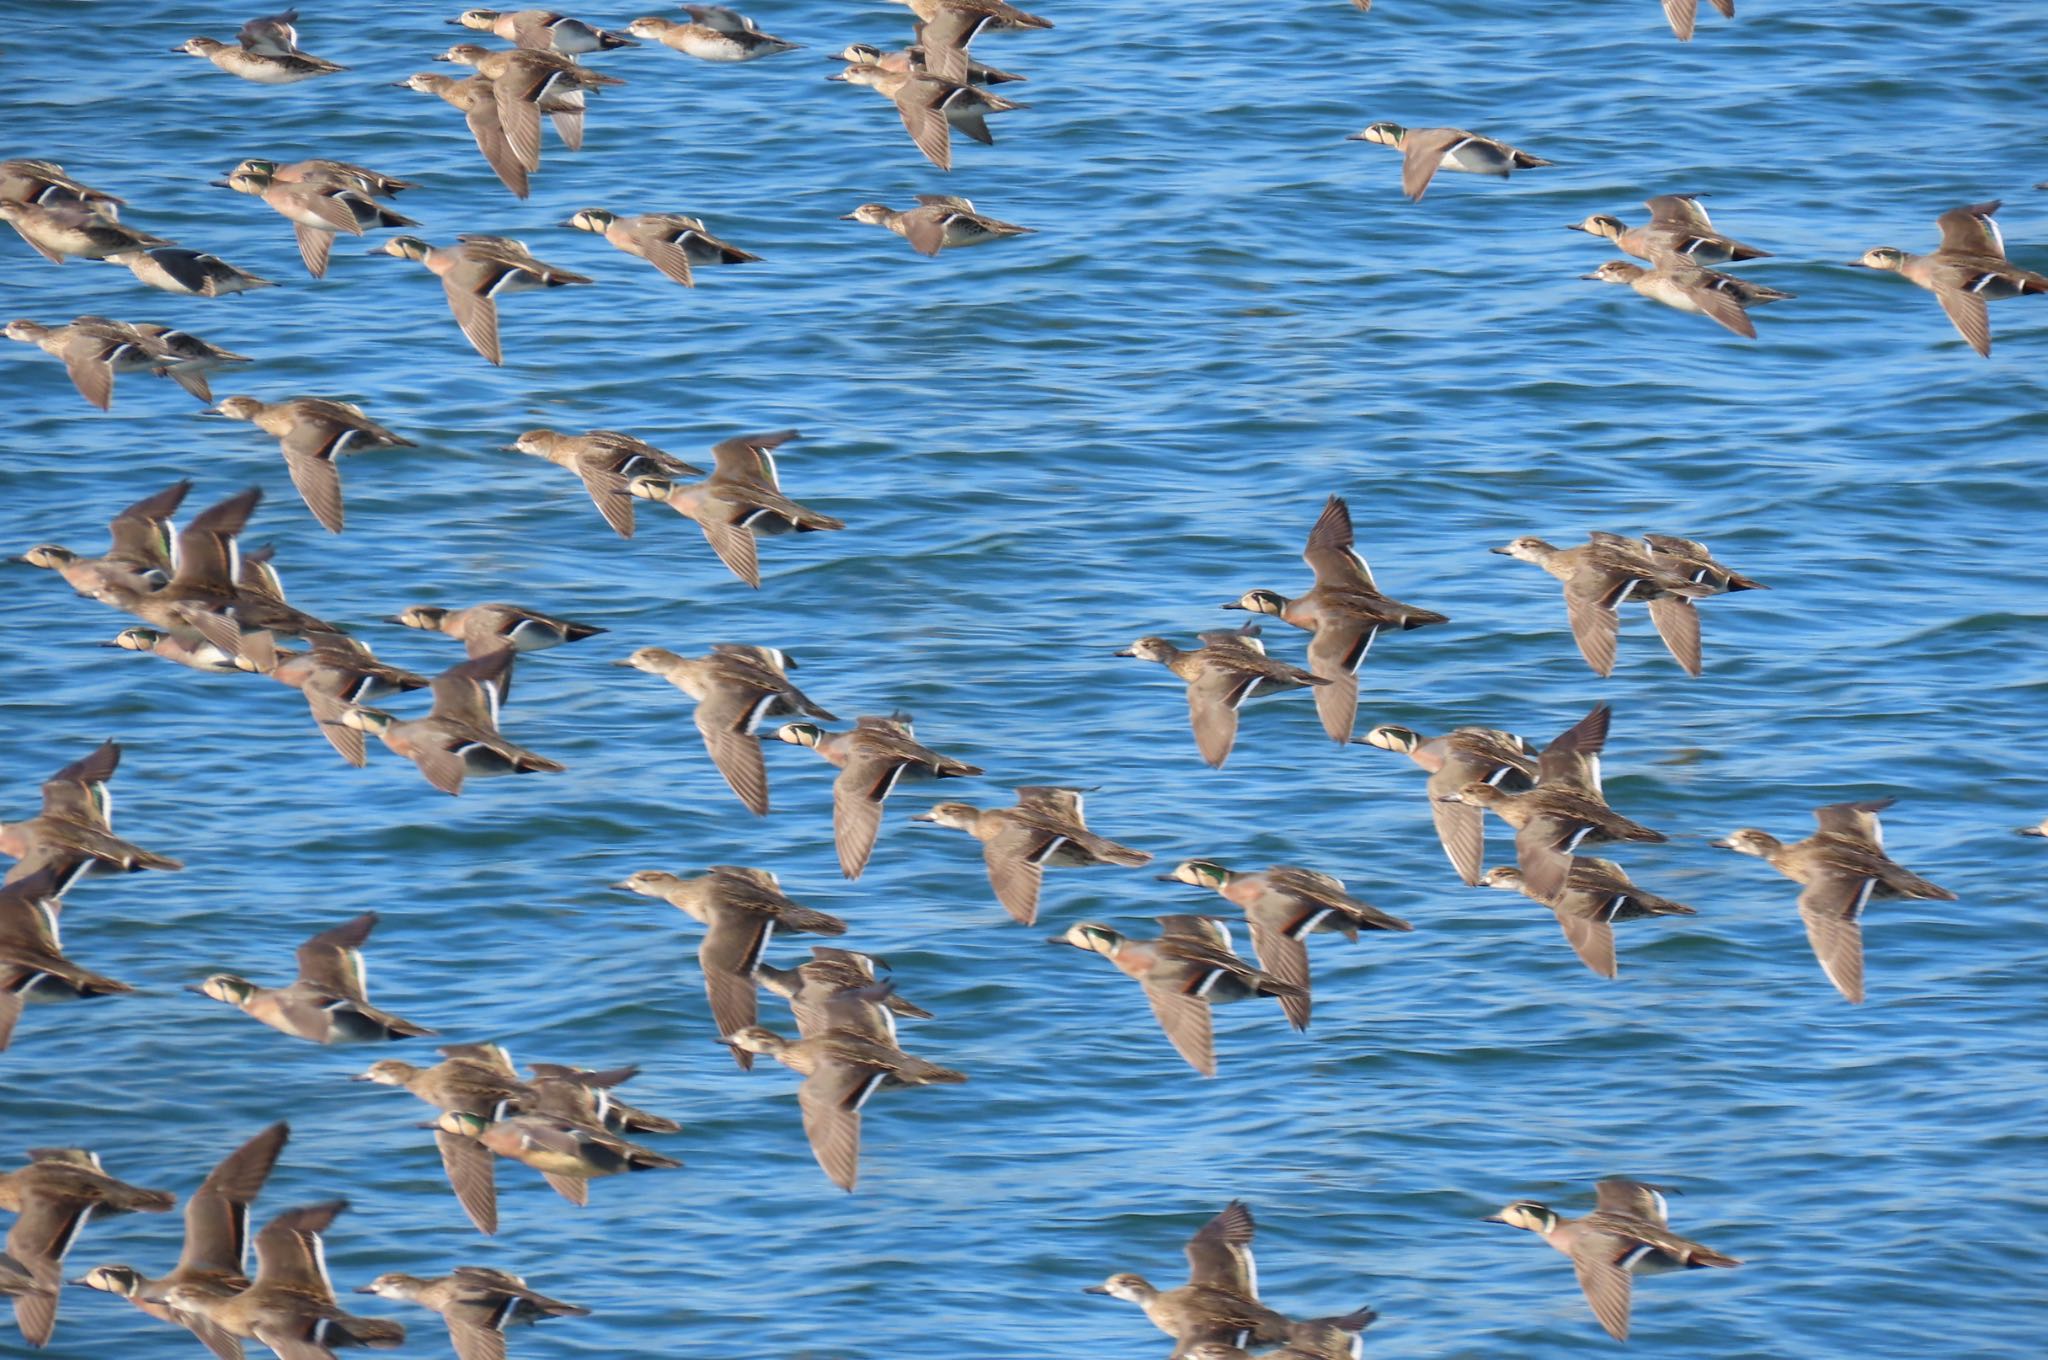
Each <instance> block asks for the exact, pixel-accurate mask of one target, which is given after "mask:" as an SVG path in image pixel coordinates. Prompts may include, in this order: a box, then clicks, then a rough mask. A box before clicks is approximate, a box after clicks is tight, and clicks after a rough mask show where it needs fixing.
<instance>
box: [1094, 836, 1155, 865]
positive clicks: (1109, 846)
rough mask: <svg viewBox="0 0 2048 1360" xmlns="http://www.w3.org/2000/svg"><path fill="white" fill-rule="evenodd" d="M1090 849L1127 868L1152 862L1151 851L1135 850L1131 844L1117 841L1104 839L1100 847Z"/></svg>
mask: <svg viewBox="0 0 2048 1360" xmlns="http://www.w3.org/2000/svg"><path fill="white" fill-rule="evenodd" d="M1089 849H1091V850H1093V851H1094V852H1095V853H1096V854H1097V855H1098V856H1100V857H1101V858H1103V859H1106V860H1108V861H1109V862H1110V863H1111V864H1121V865H1123V866H1124V867H1125V868H1127V869H1135V868H1137V867H1138V866H1139V865H1142V864H1150V863H1151V862H1152V855H1151V852H1149V851H1145V850H1133V849H1131V847H1130V846H1128V845H1118V844H1117V843H1116V842H1115V841H1104V842H1102V844H1101V845H1100V846H1099V847H1097V846H1090V847H1089Z"/></svg>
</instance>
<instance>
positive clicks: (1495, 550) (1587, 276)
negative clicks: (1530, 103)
mask: <svg viewBox="0 0 2048 1360" xmlns="http://www.w3.org/2000/svg"><path fill="white" fill-rule="evenodd" d="M1579 277H1580V278H1582V279H1590V278H1592V277H1593V276H1592V275H1591V274H1581V275H1579ZM1487 551H1488V552H1490V553H1493V554H1495V555H1496V556H1499V557H1513V556H1514V554H1513V553H1511V552H1509V551H1508V550H1507V549H1506V548H1488V549H1487Z"/></svg>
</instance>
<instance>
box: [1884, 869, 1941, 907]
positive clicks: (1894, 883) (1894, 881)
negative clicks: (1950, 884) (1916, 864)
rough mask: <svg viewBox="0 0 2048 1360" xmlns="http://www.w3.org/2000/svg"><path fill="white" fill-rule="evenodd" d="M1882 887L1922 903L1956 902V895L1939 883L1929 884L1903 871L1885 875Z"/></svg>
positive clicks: (1913, 874) (1917, 876)
mask: <svg viewBox="0 0 2048 1360" xmlns="http://www.w3.org/2000/svg"><path fill="white" fill-rule="evenodd" d="M1884 885H1885V886H1886V887H1887V888H1890V889H1891V890H1892V891H1893V892H1896V893H1901V894H1903V895H1905V896H1907V897H1912V898H1918V899H1919V900H1920V901H1923V902H1953V901H1955V900H1956V895H1955V894H1954V893H1952V892H1950V891H1949V890H1948V889H1947V888H1944V887H1942V886H1941V885H1940V884H1939V883H1931V882H1929V881H1928V880H1926V879H1924V878H1922V877H1920V875H1918V874H1915V873H1908V872H1907V871H1906V870H1904V869H1900V870H1897V871H1896V872H1895V873H1891V874H1887V875H1886V876H1885V884H1884Z"/></svg>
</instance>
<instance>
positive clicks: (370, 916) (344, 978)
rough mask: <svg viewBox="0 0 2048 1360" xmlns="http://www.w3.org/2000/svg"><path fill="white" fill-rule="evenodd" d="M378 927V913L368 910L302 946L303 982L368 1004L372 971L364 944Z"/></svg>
mask: <svg viewBox="0 0 2048 1360" xmlns="http://www.w3.org/2000/svg"><path fill="white" fill-rule="evenodd" d="M376 928H377V913H376V912H374V911H366V912H364V913H363V914H362V915H360V916H358V917H355V918H354V919H353V920H348V921H344V922H342V923H341V924H340V925H338V926H335V927H333V928H332V929H330V930H323V931H321V932H320V933H319V934H318V935H315V936H314V937H313V938H312V939H310V940H308V941H306V942H305V943H304V944H302V945H300V946H299V949H298V961H299V981H300V982H302V983H305V984H306V985H307V986H309V987H313V988H317V989H319V990H320V991H323V992H326V993H328V994H330V995H332V996H340V997H346V998H347V999H349V1000H350V1001H354V1002H358V1003H361V1004H363V1005H368V1004H369V1000H370V995H369V991H368V986H367V984H368V980H369V972H368V970H367V969H366V968H365V967H364V965H363V951H362V944H363V941H365V940H367V939H369V938H370V932H371V931H373V930H375V929H376Z"/></svg>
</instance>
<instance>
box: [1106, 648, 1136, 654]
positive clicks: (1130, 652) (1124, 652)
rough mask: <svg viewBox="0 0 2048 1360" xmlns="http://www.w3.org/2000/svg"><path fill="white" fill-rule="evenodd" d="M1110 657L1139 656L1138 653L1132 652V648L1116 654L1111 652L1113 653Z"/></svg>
mask: <svg viewBox="0 0 2048 1360" xmlns="http://www.w3.org/2000/svg"><path fill="white" fill-rule="evenodd" d="M1110 655H1111V656H1136V655H1137V653H1136V652H1134V651H1132V650H1131V649H1130V648H1128V647H1126V648H1124V649H1123V650H1122V651H1116V652H1111V653H1110Z"/></svg>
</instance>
